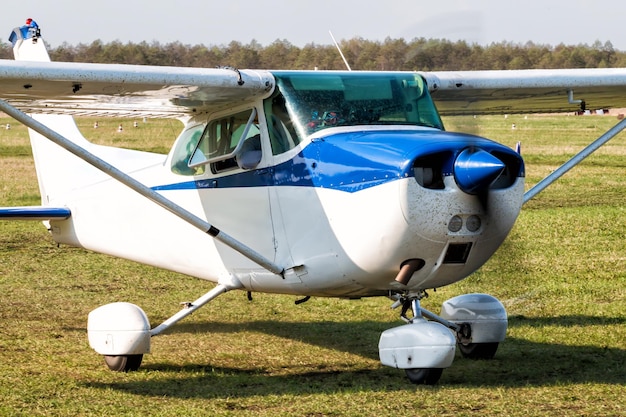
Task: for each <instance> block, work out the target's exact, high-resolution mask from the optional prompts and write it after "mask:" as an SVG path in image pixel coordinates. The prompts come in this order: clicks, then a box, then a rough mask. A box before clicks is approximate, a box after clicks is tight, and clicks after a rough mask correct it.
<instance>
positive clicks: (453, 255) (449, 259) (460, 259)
mask: <svg viewBox="0 0 626 417" xmlns="http://www.w3.org/2000/svg"><path fill="white" fill-rule="evenodd" d="M471 249H472V243H471V242H470V243H450V245H448V250H447V252H446V256H445V258H444V259H443V263H444V264H464V263H465V262H467V257H468V256H469V253H470V250H471Z"/></svg>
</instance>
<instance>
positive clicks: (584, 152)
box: [523, 119, 626, 204]
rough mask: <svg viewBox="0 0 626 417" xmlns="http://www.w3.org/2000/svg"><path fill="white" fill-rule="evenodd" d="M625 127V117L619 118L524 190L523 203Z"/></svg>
mask: <svg viewBox="0 0 626 417" xmlns="http://www.w3.org/2000/svg"><path fill="white" fill-rule="evenodd" d="M624 128H626V119H622V120H620V121H619V122H618V123H617V124H616V125H615V126H613V127H612V128H611V129H609V130H608V131H607V132H606V133H605V134H603V135H602V136H600V137H599V138H598V139H596V140H595V141H594V142H593V143H591V144H590V145H588V146H587V147H586V148H584V149H583V150H582V151H580V152H578V153H577V154H576V155H574V156H573V157H572V158H571V159H570V160H569V161H567V162H566V163H564V164H563V165H561V166H560V167H559V168H558V169H556V170H555V171H554V172H553V173H552V174H550V175H548V176H547V177H545V178H544V179H542V180H541V181H539V182H538V183H537V184H535V186H534V187H533V188H531V189H530V190H528V191H526V193H525V194H524V203H523V204H526V203H527V202H528V201H529V200H530V199H531V198H533V197H534V196H536V195H537V194H539V193H540V192H542V191H543V190H544V189H545V188H546V187H548V186H549V185H550V184H552V183H553V182H554V181H556V180H558V179H559V178H560V177H561V176H562V175H563V174H565V173H566V172H567V171H569V170H570V169H572V168H574V167H575V166H576V165H578V164H579V163H580V162H582V160H583V159H585V158H586V157H588V156H589V155H591V154H592V153H593V152H595V151H597V150H598V149H599V148H600V147H601V146H602V145H604V144H605V143H607V142H608V141H609V140H611V139H613V137H614V136H615V135H617V134H618V133H620V132H621V131H622V130H624Z"/></svg>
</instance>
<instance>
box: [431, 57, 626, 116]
mask: <svg viewBox="0 0 626 417" xmlns="http://www.w3.org/2000/svg"><path fill="white" fill-rule="evenodd" d="M421 74H422V76H423V77H424V78H425V79H426V80H427V82H428V86H429V89H430V91H431V93H432V96H433V99H434V100H435V103H436V104H437V108H438V109H439V111H440V113H441V114H442V115H444V116H453V115H479V114H507V113H508V114H512V113H554V112H576V111H581V110H583V111H584V110H587V109H589V110H599V109H610V108H622V107H626V68H593V69H590V68H584V69H544V70H507V71H504V70H502V71H498V70H492V71H457V72H455V71H439V72H423V73H421Z"/></svg>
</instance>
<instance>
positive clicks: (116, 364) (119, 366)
mask: <svg viewBox="0 0 626 417" xmlns="http://www.w3.org/2000/svg"><path fill="white" fill-rule="evenodd" d="M142 360H143V355H119V356H108V355H105V356H104V363H106V365H107V366H108V367H109V369H110V370H112V371H116V372H133V371H136V370H137V369H139V366H141V361H142Z"/></svg>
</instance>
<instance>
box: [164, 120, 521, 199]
mask: <svg viewBox="0 0 626 417" xmlns="http://www.w3.org/2000/svg"><path fill="white" fill-rule="evenodd" d="M469 146H480V147H481V148H482V149H484V150H486V151H488V152H489V151H491V150H494V149H498V150H500V151H503V152H510V153H514V151H513V150H511V149H509V148H508V147H505V146H503V145H500V144H498V143H496V142H493V141H490V140H487V139H483V138H479V137H476V136H470V135H464V134H459V133H449V132H442V131H439V130H430V129H425V130H364V131H358V132H354V131H351V132H340V133H334V134H330V135H328V136H325V137H323V138H317V139H314V140H313V141H312V142H311V143H310V144H308V145H307V146H306V147H305V148H303V149H302V151H301V152H300V153H298V154H297V155H296V156H294V157H293V158H292V159H290V160H289V161H286V162H283V163H281V164H279V165H276V166H273V167H266V168H259V169H256V170H250V171H245V172H239V173H236V174H233V175H225V176H223V177H217V178H209V179H202V180H195V181H187V182H182V183H176V184H170V185H162V186H156V187H153V190H157V191H162V190H186V189H187V190H188V189H205V188H236V187H263V186H295V187H320V188H330V189H334V190H339V191H345V192H350V193H352V192H356V191H360V190H363V189H367V188H371V187H374V186H377V185H380V184H384V183H386V182H389V181H394V180H397V179H400V178H406V177H412V176H413V169H412V164H413V161H414V160H415V159H416V158H418V157H420V156H423V155H429V154H433V153H436V152H440V151H451V154H454V156H456V154H458V153H459V152H460V151H462V150H463V149H465V148H467V147H469ZM452 164H453V159H452V158H451V160H450V162H449V164H448V165H449V166H447V167H446V171H447V172H444V174H445V175H451V174H452Z"/></svg>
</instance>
